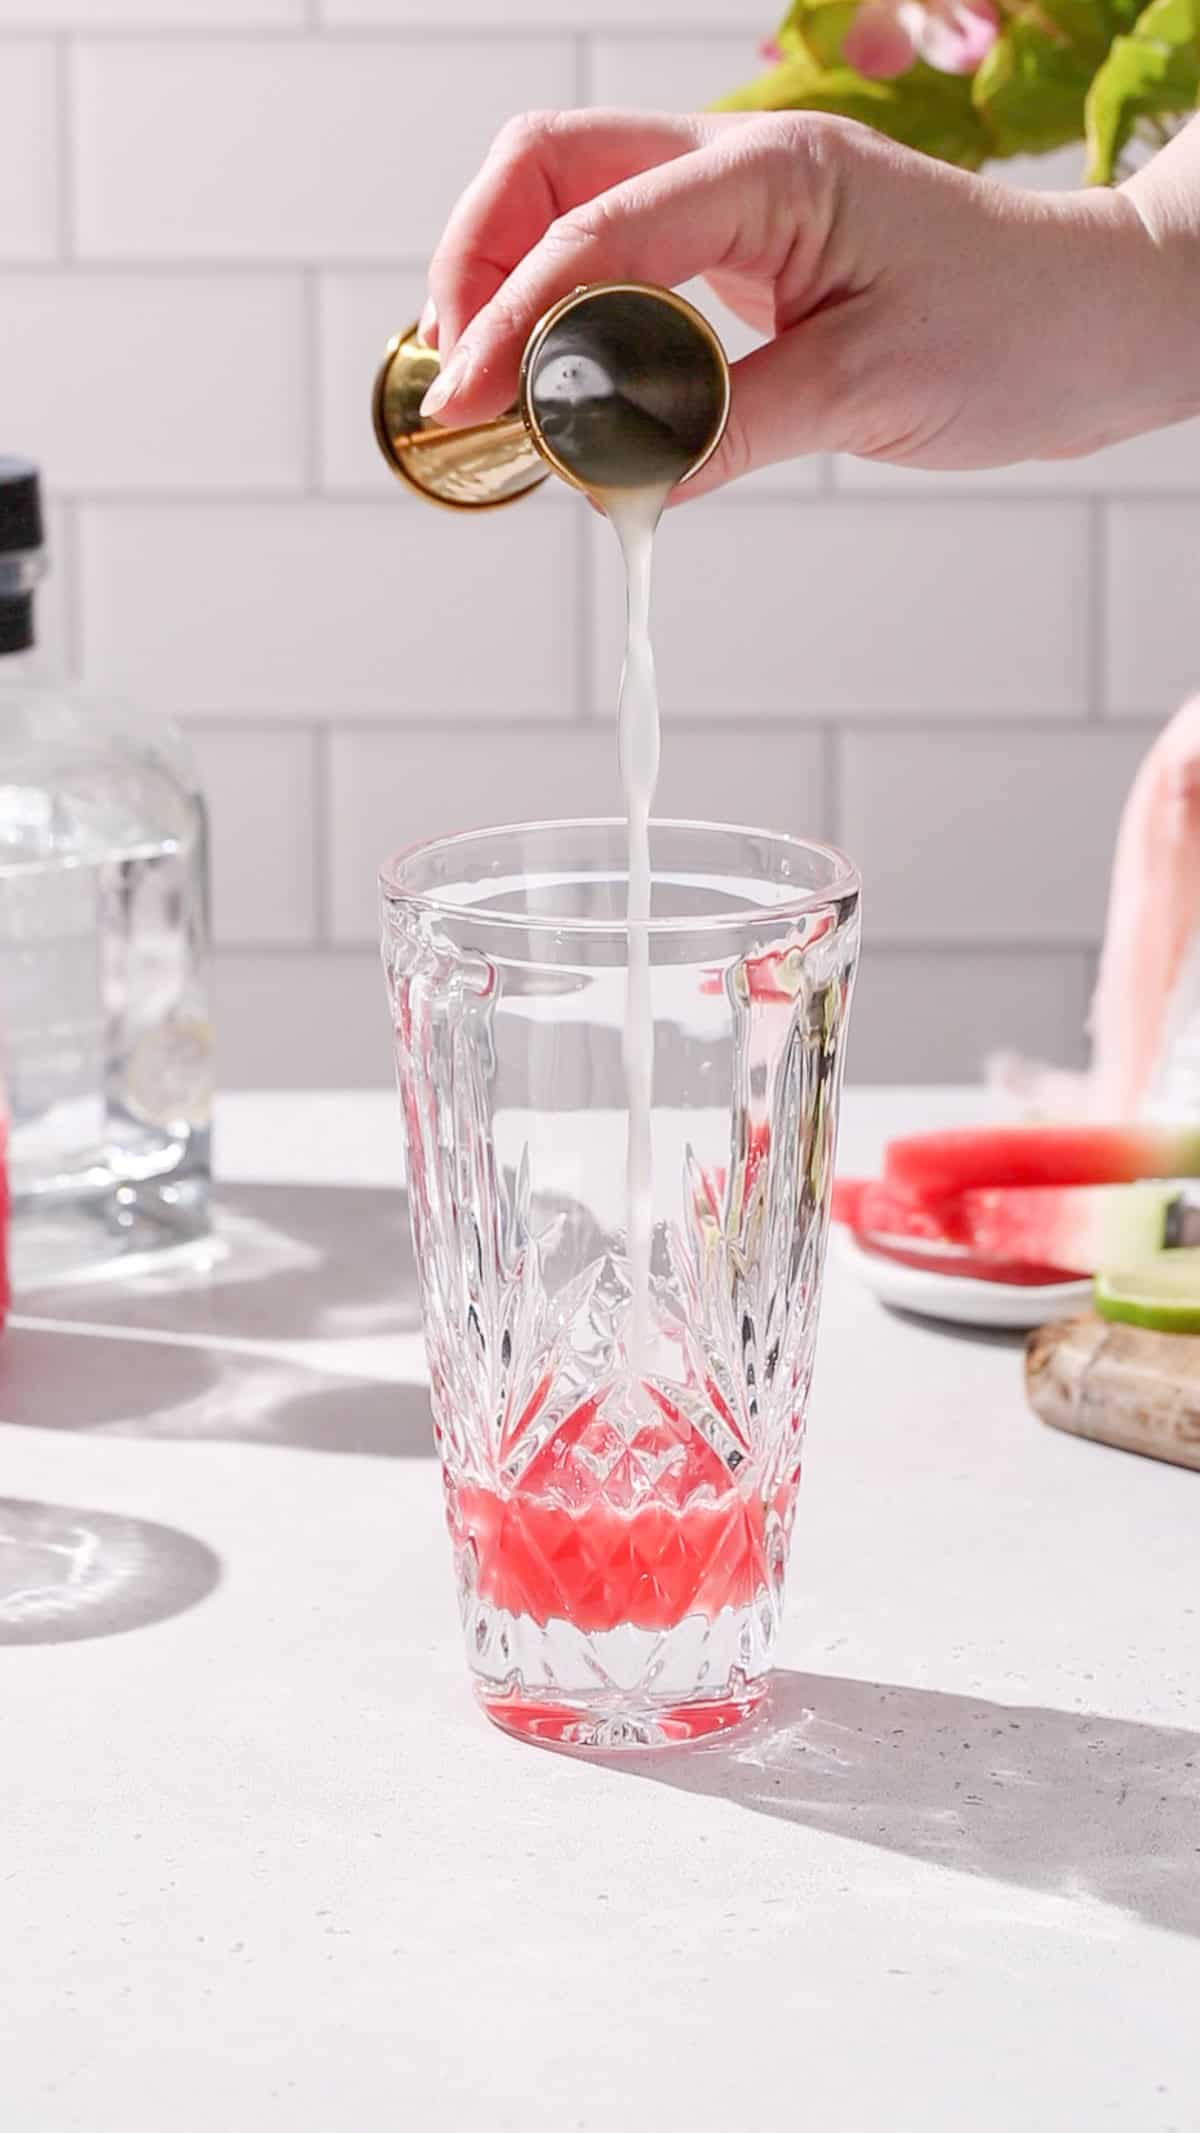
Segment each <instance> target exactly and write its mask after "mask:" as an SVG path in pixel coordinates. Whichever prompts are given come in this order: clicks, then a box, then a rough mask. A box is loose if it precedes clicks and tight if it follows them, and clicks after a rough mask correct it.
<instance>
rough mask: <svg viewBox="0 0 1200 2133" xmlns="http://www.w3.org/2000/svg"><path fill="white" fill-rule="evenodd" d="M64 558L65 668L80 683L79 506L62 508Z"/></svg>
mask: <svg viewBox="0 0 1200 2133" xmlns="http://www.w3.org/2000/svg"><path fill="white" fill-rule="evenodd" d="M58 508H59V510H60V511H61V512H62V520H61V524H62V554H61V561H60V564H59V568H60V569H61V571H62V582H63V614H64V617H65V632H64V634H65V639H66V642H65V644H64V647H63V650H64V654H65V659H64V664H65V666H66V671H67V675H68V678H69V679H70V680H72V681H78V680H79V678H80V676H81V674H82V671H83V609H82V587H81V569H80V547H81V527H80V515H81V514H80V508H79V506H78V505H77V504H70V503H68V504H60V505H59V507H58Z"/></svg>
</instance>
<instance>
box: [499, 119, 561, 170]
mask: <svg viewBox="0 0 1200 2133" xmlns="http://www.w3.org/2000/svg"><path fill="white" fill-rule="evenodd" d="M557 119H558V113H557V112H556V111H518V112H516V113H515V115H514V116H513V117H512V118H508V119H505V121H504V124H503V126H501V128H500V131H499V133H498V134H497V135H496V137H495V139H494V140H493V142H492V147H491V153H492V155H493V156H501V157H503V158H504V160H505V161H506V162H518V161H520V160H521V159H522V158H524V157H525V156H529V155H536V154H537V152H538V150H539V149H540V148H541V147H542V146H543V145H544V143H545V142H546V141H547V140H548V139H549V137H550V135H551V134H552V133H553V132H554V129H555V124H556V121H557Z"/></svg>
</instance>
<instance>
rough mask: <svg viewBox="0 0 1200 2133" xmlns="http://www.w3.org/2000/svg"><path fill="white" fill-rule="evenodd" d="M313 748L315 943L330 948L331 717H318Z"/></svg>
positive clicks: (313, 737) (313, 728)
mask: <svg viewBox="0 0 1200 2133" xmlns="http://www.w3.org/2000/svg"><path fill="white" fill-rule="evenodd" d="M309 731H310V733H311V736H312V751H313V789H312V840H313V870H312V882H313V912H312V924H313V932H312V944H311V945H312V946H314V947H316V948H328V947H330V946H331V945H332V941H333V912H332V908H331V905H332V892H333V854H332V851H331V850H330V846H331V843H332V837H331V834H330V832H331V829H332V820H331V810H330V806H329V798H330V792H331V788H332V773H333V731H332V728H331V726H330V724H329V721H328V720H327V719H315V720H314V721H313V723H312V725H311V726H310V727H309Z"/></svg>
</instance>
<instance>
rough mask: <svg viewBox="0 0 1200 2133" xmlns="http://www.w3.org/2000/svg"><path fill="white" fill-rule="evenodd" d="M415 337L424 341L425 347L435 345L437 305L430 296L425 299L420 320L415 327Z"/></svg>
mask: <svg viewBox="0 0 1200 2133" xmlns="http://www.w3.org/2000/svg"><path fill="white" fill-rule="evenodd" d="M417 339H418V340H419V341H424V343H425V346H426V347H427V348H436V347H437V305H436V304H435V303H434V301H433V298H432V296H431V297H429V298H428V299H427V301H426V304H425V309H424V310H423V311H422V313H421V322H420V324H419V326H418V327H417Z"/></svg>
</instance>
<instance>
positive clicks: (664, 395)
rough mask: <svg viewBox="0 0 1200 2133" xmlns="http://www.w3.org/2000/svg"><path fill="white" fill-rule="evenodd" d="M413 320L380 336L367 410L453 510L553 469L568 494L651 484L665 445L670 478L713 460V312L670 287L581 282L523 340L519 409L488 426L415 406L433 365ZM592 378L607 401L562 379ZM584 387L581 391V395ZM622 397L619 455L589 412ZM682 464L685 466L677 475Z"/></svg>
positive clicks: (717, 387)
mask: <svg viewBox="0 0 1200 2133" xmlns="http://www.w3.org/2000/svg"><path fill="white" fill-rule="evenodd" d="M439 367H440V366H439V359H438V354H437V350H436V349H433V348H428V347H426V345H425V343H424V342H423V341H422V340H421V339H420V336H419V334H418V332H417V328H416V326H415V325H414V326H410V327H408V329H407V330H406V331H405V332H404V333H399V334H397V335H396V336H395V338H394V339H393V340H391V341H389V343H388V347H387V351H386V354H385V355H384V359H383V362H382V364H381V365H380V368H379V371H378V373H377V376H376V379H375V387H374V392H373V395H372V414H373V418H374V424H375V436H376V439H377V442H378V444H379V449H380V451H381V452H382V453H383V456H384V458H385V459H386V460H387V462H388V465H389V466H390V467H391V468H392V471H393V472H394V473H395V474H398V475H399V476H400V478H401V479H402V480H403V481H405V482H407V483H408V484H409V486H410V487H411V488H413V489H416V490H417V491H418V493H419V494H420V495H422V496H425V497H427V498H428V499H429V500H430V502H432V503H437V504H444V505H446V506H448V507H449V508H450V509H452V510H473V511H481V510H491V509H494V508H495V507H496V506H497V505H499V504H508V503H515V502H516V500H517V498H518V497H521V496H526V495H528V494H529V492H530V491H531V490H532V489H536V488H538V487H539V486H540V484H541V483H542V482H543V481H544V480H545V479H546V476H547V474H548V473H550V472H551V471H553V472H554V473H556V474H558V475H560V476H561V478H562V479H563V480H564V481H566V482H569V483H570V484H571V486H572V487H573V488H576V489H584V490H589V491H591V490H597V489H604V488H628V487H637V486H640V485H641V484H642V483H643V482H646V481H649V480H653V479H654V478H655V473H654V460H655V454H656V452H657V453H658V455H659V457H660V459H661V458H662V454H663V451H664V447H665V448H666V450H667V453H668V458H666V459H663V460H662V463H663V465H664V466H666V465H669V466H670V469H671V478H673V479H678V480H680V481H688V480H690V479H691V477H692V475H693V474H695V473H697V472H698V471H699V469H700V468H701V467H702V466H703V465H704V464H705V461H706V460H708V459H709V458H711V456H712V454H713V452H715V450H716V448H717V446H718V444H719V443H720V441H721V437H722V435H723V433H724V429H725V424H726V421H727V420H728V416H729V397H730V384H729V364H728V361H727V359H726V355H725V351H724V349H723V348H722V346H721V343H720V341H719V340H718V338H717V335H716V334H715V333H714V331H713V329H712V327H711V326H710V325H709V323H708V320H707V319H706V318H704V316H703V315H702V314H701V313H700V312H699V311H697V310H696V308H695V306H694V305H692V304H689V303H688V301H687V299H686V298H685V297H682V296H678V295H676V293H675V292H674V291H673V290H671V289H659V288H656V287H654V286H652V285H651V284H648V283H643V282H599V283H596V284H595V285H593V286H592V287H590V288H584V289H575V290H573V291H572V293H571V294H570V295H569V296H564V297H563V298H562V299H561V301H560V302H559V303H557V304H555V305H554V306H553V308H552V309H551V310H550V311H548V312H547V313H546V315H545V317H544V318H542V319H539V321H538V323H537V325H536V326H535V327H534V329H533V332H532V333H531V334H530V336H529V340H528V342H527V344H526V348H525V353H524V357H523V359H522V363H521V376H520V384H519V389H518V394H517V402H516V405H515V406H514V407H511V408H509V409H508V411H507V412H506V413H505V414H503V415H500V416H498V417H497V418H496V419H495V420H494V421H492V422H482V423H477V424H474V425H473V426H472V427H470V428H468V429H458V430H451V429H443V428H442V426H441V425H440V423H438V422H436V421H435V420H433V419H432V418H426V417H423V416H422V414H421V402H422V400H423V399H424V397H425V394H426V393H427V392H428V390H429V387H430V386H431V385H432V383H433V381H434V379H435V378H436V376H437V374H438V370H439ZM581 377H584V378H587V377H593V378H596V379H599V380H600V383H601V394H602V397H600V398H596V397H595V396H594V394H593V396H592V397H587V391H588V389H587V387H586V386H585V387H583V388H578V390H577V395H576V398H575V400H574V401H573V402H571V403H570V404H568V401H567V400H564V399H563V398H562V397H561V392H560V395H559V396H558V397H556V388H560V389H561V387H562V381H563V380H564V378H565V379H568V380H572V379H573V380H574V381H576V385H577V386H578V380H579V379H580V378H581ZM581 395H582V396H581ZM617 402H619V404H620V406H621V408H622V410H623V411H624V412H623V416H622V423H623V428H624V431H625V432H627V434H624V435H623V437H622V444H623V447H624V449H623V450H622V452H621V453H620V454H619V455H618V456H617V457H614V456H613V442H612V426H611V423H610V424H609V426H608V430H607V431H604V430H603V426H602V425H601V426H599V427H598V426H597V424H596V422H595V421H594V420H590V421H589V419H588V418H589V414H590V415H591V416H592V417H594V416H595V413H596V411H597V410H598V409H599V410H601V411H602V410H604V409H605V408H607V407H611V406H613V405H614V404H616V403H617ZM676 468H678V469H680V470H681V471H678V472H677V473H676V472H675V469H676Z"/></svg>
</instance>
